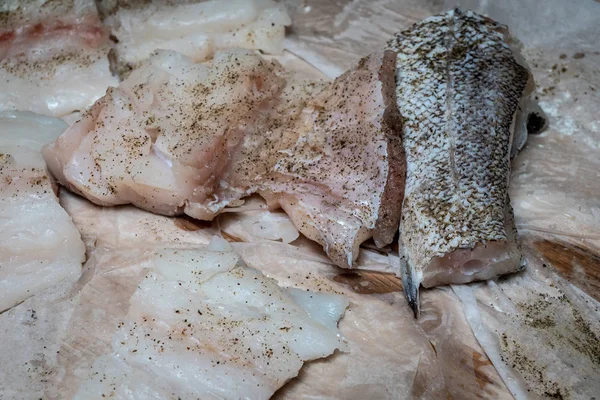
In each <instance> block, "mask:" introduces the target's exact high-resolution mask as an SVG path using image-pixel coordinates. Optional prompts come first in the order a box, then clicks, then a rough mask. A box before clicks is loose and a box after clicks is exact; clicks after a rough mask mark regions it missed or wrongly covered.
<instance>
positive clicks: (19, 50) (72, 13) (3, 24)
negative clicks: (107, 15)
mask: <svg viewBox="0 0 600 400" xmlns="http://www.w3.org/2000/svg"><path fill="white" fill-rule="evenodd" d="M109 50H110V46H109V42H108V32H107V31H106V30H105V28H104V27H103V26H102V23H101V22H100V19H99V18H98V15H97V12H96V8H95V5H94V1H93V0H76V1H47V0H25V1H17V0H9V1H3V2H0V111H1V110H28V111H33V112H36V113H39V114H44V115H49V116H64V115H66V114H69V113H72V112H74V111H77V110H84V109H85V108H87V107H89V106H90V105H92V104H93V103H94V101H96V100H97V99H98V98H100V97H101V96H102V95H104V92H105V91H106V88H107V87H108V86H111V85H112V86H114V85H116V84H117V79H116V78H115V77H113V76H112V75H111V72H110V68H109V62H108V57H107V55H108V52H109Z"/></svg>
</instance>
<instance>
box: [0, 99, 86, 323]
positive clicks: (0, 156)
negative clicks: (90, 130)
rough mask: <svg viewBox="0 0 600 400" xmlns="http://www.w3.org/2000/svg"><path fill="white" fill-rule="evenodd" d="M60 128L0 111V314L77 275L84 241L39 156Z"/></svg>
mask: <svg viewBox="0 0 600 400" xmlns="http://www.w3.org/2000/svg"><path fill="white" fill-rule="evenodd" d="M65 128H66V124H65V123H64V122H62V121H61V120H59V119H56V118H50V117H43V116H41V115H36V114H33V113H29V112H14V111H5V112H0V312H3V311H4V310H7V309H9V308H11V307H13V306H15V305H16V304H18V303H20V302H22V301H24V300H26V299H28V298H29V297H31V296H34V295H35V294H37V293H39V292H40V291H42V290H44V289H46V288H49V287H51V286H53V285H55V284H57V283H58V282H60V281H62V280H64V279H67V278H70V279H73V280H76V279H77V277H78V276H79V275H80V273H81V263H82V262H83V260H84V258H85V254H84V253H85V248H84V246H83V242H82V241H81V237H80V235H79V231H78V230H77V228H75V225H74V224H73V222H72V221H71V217H69V215H68V214H67V212H66V211H65V210H63V208H62V207H61V206H60V204H59V203H58V198H57V197H56V194H55V189H56V185H55V184H54V182H52V181H51V178H50V177H49V175H48V171H47V170H46V164H45V163H44V159H43V158H42V155H41V154H40V150H41V147H42V146H43V145H44V144H46V143H48V142H51V141H52V140H54V139H56V137H57V136H58V135H60V133H62V132H63V131H64V129H65Z"/></svg>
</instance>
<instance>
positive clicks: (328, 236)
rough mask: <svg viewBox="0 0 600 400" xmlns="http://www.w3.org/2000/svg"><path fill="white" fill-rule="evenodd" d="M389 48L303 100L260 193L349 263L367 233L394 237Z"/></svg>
mask: <svg viewBox="0 0 600 400" xmlns="http://www.w3.org/2000/svg"><path fill="white" fill-rule="evenodd" d="M394 63H395V54H394V53H393V52H391V51H386V52H380V53H376V54H373V55H370V56H368V57H365V58H363V59H362V60H361V61H360V62H359V63H358V65H357V66H356V67H355V68H352V69H350V70H349V71H347V72H346V73H344V74H343V75H341V76H340V77H338V78H337V79H336V80H335V81H334V82H333V83H332V84H331V85H330V86H328V87H327V88H326V89H324V90H323V91H322V92H321V93H319V94H318V96H316V97H315V98H314V99H312V100H311V101H309V102H308V105H307V107H306V108H305V109H304V110H303V112H302V116H301V118H300V121H299V122H298V123H297V124H296V125H295V126H294V127H293V129H294V131H295V132H296V133H297V135H298V136H297V139H296V140H295V142H294V143H293V144H292V146H291V147H290V148H288V149H284V150H281V151H280V152H279V154H278V160H277V162H276V164H275V165H274V167H273V168H272V171H271V174H270V176H269V179H266V180H265V182H264V183H263V184H262V186H261V194H262V195H263V197H265V198H266V199H267V200H268V201H269V202H270V203H277V204H279V205H280V206H281V207H282V208H283V209H284V210H285V211H286V213H287V214H288V215H289V216H290V218H291V219H292V221H293V222H294V224H295V225H296V227H297V228H298V230H299V231H300V232H302V233H303V234H304V235H305V236H307V237H308V238H310V239H312V240H315V241H316V242H318V243H320V244H322V245H323V247H324V248H325V251H326V252H327V254H328V255H329V257H330V258H331V259H332V260H333V261H334V262H335V263H336V264H337V265H339V266H341V267H345V268H350V267H352V266H353V262H354V261H355V260H356V257H358V248H359V246H360V244H361V243H362V242H364V241H365V240H366V239H368V238H370V237H373V238H374V240H375V243H376V244H377V245H379V246H383V245H386V244H389V243H391V242H392V240H393V238H394V235H395V233H396V231H397V226H398V222H399V218H400V211H401V202H400V201H398V199H401V198H402V196H403V192H404V174H405V164H404V162H405V161H404V152H403V148H402V142H401V138H400V120H399V118H398V113H397V109H396V105H395V95H394V87H395V85H394V70H395V67H394Z"/></svg>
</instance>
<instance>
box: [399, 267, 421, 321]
mask: <svg viewBox="0 0 600 400" xmlns="http://www.w3.org/2000/svg"><path fill="white" fill-rule="evenodd" d="M400 276H401V278H402V287H403V289H404V295H405V296H406V300H407V301H408V305H409V306H410V308H412V310H413V313H414V314H415V318H418V317H419V313H420V308H419V286H420V285H421V283H420V282H419V280H418V279H416V277H415V274H414V269H413V268H411V267H410V266H409V264H408V262H406V260H402V261H401V262H400Z"/></svg>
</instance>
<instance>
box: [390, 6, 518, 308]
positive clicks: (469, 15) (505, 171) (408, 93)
mask: <svg viewBox="0 0 600 400" xmlns="http://www.w3.org/2000/svg"><path fill="white" fill-rule="evenodd" d="M388 47H389V48H391V49H393V50H395V51H397V52H398V57H397V74H396V80H397V82H396V84H397V101H398V107H399V110H400V114H401V115H402V120H403V143H404V149H405V151H406V163H407V177H406V193H405V197H404V202H403V211H402V218H401V223H400V248H401V256H402V257H403V260H402V262H401V264H402V265H401V273H402V278H403V282H404V290H405V293H406V295H407V297H408V299H409V303H410V304H411V306H412V308H413V310H414V311H415V314H417V313H418V308H419V304H418V290H419V286H420V285H423V286H424V287H432V286H437V285H444V284H449V283H466V282H471V281H476V280H484V279H490V278H493V277H495V276H498V275H502V274H506V273H510V272H514V271H519V270H521V269H522V268H523V266H524V264H523V262H522V257H521V252H520V248H519V244H518V241H517V232H516V228H515V225H514V221H513V212H512V207H511V205H510V199H509V198H508V194H507V190H508V181H509V175H510V152H511V146H512V141H513V131H514V121H515V120H516V113H517V110H518V106H519V102H520V101H521V98H522V96H523V94H524V91H525V89H526V87H527V85H528V81H529V79H530V75H529V72H528V70H527V69H526V68H525V67H524V66H523V65H521V64H520V63H519V62H518V61H517V59H516V57H518V55H515V54H514V53H513V51H512V49H511V47H510V38H509V36H508V30H507V28H506V27H505V26H504V25H501V24H499V23H496V22H495V21H493V20H491V19H488V18H486V17H483V16H481V15H478V14H475V13H473V12H471V11H464V12H463V11H460V10H458V9H456V10H451V11H449V12H447V13H445V14H441V15H436V16H433V17H430V18H427V19H425V20H423V21H421V22H419V23H417V24H415V25H414V26H412V27H411V28H409V29H408V30H406V31H403V32H400V33H398V34H397V35H396V36H395V37H394V38H393V39H392V40H390V41H389V42H388Z"/></svg>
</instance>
